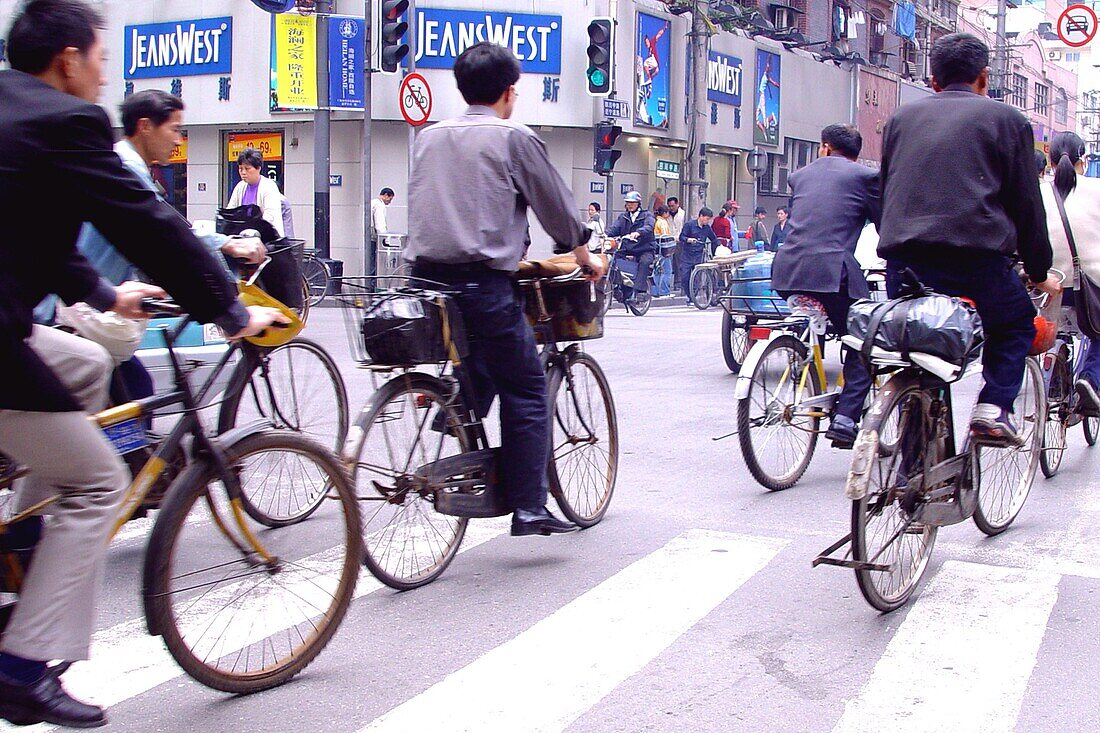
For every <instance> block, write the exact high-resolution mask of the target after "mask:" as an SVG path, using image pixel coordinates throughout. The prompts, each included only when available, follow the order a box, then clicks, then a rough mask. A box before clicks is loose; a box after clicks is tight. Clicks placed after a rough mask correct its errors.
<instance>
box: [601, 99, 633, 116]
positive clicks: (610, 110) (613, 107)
mask: <svg viewBox="0 0 1100 733" xmlns="http://www.w3.org/2000/svg"><path fill="white" fill-rule="evenodd" d="M603 116H604V117H610V118H611V119H614V120H625V119H629V118H630V102H628V101H626V100H625V99H605V100H603Z"/></svg>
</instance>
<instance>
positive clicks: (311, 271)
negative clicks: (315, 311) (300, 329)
mask: <svg viewBox="0 0 1100 733" xmlns="http://www.w3.org/2000/svg"><path fill="white" fill-rule="evenodd" d="M302 277H303V278H305V281H306V288H307V291H306V292H307V293H308V295H309V305H310V307H313V306H315V305H317V304H318V303H320V302H321V301H322V300H324V299H325V296H326V295H328V283H329V274H328V268H327V267H325V264H324V263H323V262H321V261H320V260H319V259H317V258H316V257H310V258H309V259H307V260H305V261H304V262H302Z"/></svg>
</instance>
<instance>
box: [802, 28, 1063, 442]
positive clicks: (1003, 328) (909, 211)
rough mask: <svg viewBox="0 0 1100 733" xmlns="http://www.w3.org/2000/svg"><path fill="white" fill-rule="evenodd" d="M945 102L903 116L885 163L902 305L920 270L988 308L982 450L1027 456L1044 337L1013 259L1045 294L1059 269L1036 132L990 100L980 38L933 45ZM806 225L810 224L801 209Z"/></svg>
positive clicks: (883, 239) (984, 314) (930, 101)
mask: <svg viewBox="0 0 1100 733" xmlns="http://www.w3.org/2000/svg"><path fill="white" fill-rule="evenodd" d="M931 62H932V88H933V89H934V90H935V91H936V94H934V95H932V96H930V97H926V98H925V99H921V100H919V101H917V102H914V103H912V104H907V105H905V106H903V107H900V108H898V111H897V112H896V113H894V116H893V118H892V119H891V120H890V122H889V123H888V124H887V125H886V130H885V133H884V135H883V152H882V168H881V171H880V173H881V176H882V192H883V193H882V198H883V200H882V225H881V227H880V228H879V229H880V239H879V246H878V252H879V254H880V255H881V256H882V257H884V258H885V259H886V266H887V271H888V272H887V290H888V292H889V293H890V295H891V296H892V297H893V296H895V295H896V294H897V292H898V291H899V289H900V286H901V271H902V270H903V269H904V268H906V267H908V268H910V269H912V270H913V272H914V273H916V275H917V277H918V278H919V279H920V280H921V282H923V283H924V284H925V285H927V286H928V287H931V288H932V289H934V290H936V291H937V292H941V293H945V294H947V295H959V296H966V297H969V298H971V299H973V300H974V302H975V303H976V304H977V308H978V313H979V314H980V315H981V319H982V325H983V327H984V329H985V337H986V342H985V353H984V355H983V359H982V366H983V368H982V375H983V377H984V379H985V384H984V386H983V387H982V390H981V392H980V393H979V395H978V404H977V406H976V407H975V408H974V412H973V413H972V415H971V419H970V427H971V431H972V433H973V434H974V435H975V436H977V437H980V438H986V439H993V440H995V441H997V442H1007V443H1012V444H1018V443H1019V438H1018V436H1017V434H1016V428H1015V426H1014V425H1013V424H1012V420H1011V414H1012V405H1013V403H1014V402H1015V399H1016V395H1017V394H1018V393H1019V391H1020V385H1021V384H1022V383H1023V377H1024V358H1025V357H1026V355H1027V351H1028V348H1029V347H1030V345H1031V342H1032V340H1033V339H1034V337H1035V326H1034V324H1033V320H1034V317H1035V308H1034V306H1033V305H1032V303H1031V300H1030V299H1029V298H1028V296H1027V292H1026V290H1025V288H1024V286H1023V284H1022V283H1021V282H1020V279H1019V278H1018V277H1016V273H1015V271H1014V269H1013V263H1012V257H1013V256H1014V255H1017V254H1018V255H1019V257H1020V259H1022V260H1023V265H1024V270H1025V272H1026V273H1027V275H1028V276H1029V277H1030V278H1031V281H1032V282H1033V283H1035V285H1036V287H1037V288H1039V289H1040V290H1041V291H1043V292H1047V293H1050V294H1055V293H1057V292H1058V291H1059V289H1060V286H1059V285H1058V284H1056V283H1055V282H1054V280H1053V278H1051V279H1048V278H1047V269H1048V268H1049V267H1050V264H1051V249H1050V240H1049V239H1048V236H1047V228H1046V219H1045V214H1044V212H1043V202H1042V198H1041V196H1040V194H1039V179H1038V177H1037V176H1036V175H1035V158H1034V155H1033V153H1032V150H1033V148H1034V140H1035V138H1034V136H1033V134H1032V129H1031V124H1030V123H1029V122H1028V121H1027V118H1025V117H1024V116H1023V115H1022V114H1020V112H1018V111H1016V110H1014V109H1013V108H1012V107H1010V106H1008V105H1006V104H1001V103H1000V102H995V101H993V100H991V99H989V98H987V96H986V92H987V90H988V88H989V68H988V66H989V48H988V47H987V46H986V45H985V44H984V43H982V41H980V40H979V39H978V38H976V37H975V36H973V35H970V34H969V33H952V34H950V35H946V36H943V37H942V38H940V39H938V40H937V41H936V42H935V43H934V44H933V45H932V53H931ZM795 216H798V211H797V209H796V210H795Z"/></svg>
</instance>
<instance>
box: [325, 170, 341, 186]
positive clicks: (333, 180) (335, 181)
mask: <svg viewBox="0 0 1100 733" xmlns="http://www.w3.org/2000/svg"><path fill="white" fill-rule="evenodd" d="M328 185H330V186H332V187H333V188H340V187H341V186H343V185H344V177H343V176H341V175H337V174H335V173H330V174H329V176H328Z"/></svg>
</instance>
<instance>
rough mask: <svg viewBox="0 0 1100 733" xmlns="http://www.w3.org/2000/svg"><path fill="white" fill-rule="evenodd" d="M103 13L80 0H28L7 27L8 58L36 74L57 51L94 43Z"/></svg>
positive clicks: (103, 24)
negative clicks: (9, 26) (8, 27)
mask: <svg viewBox="0 0 1100 733" xmlns="http://www.w3.org/2000/svg"><path fill="white" fill-rule="evenodd" d="M106 28H107V24H106V22H104V20H103V16H102V15H100V14H99V13H98V12H96V11H95V10H94V9H93V8H91V7H90V6H88V5H86V4H85V3H84V2H82V0H30V1H29V2H28V3H26V4H25V5H24V6H23V9H22V11H20V13H19V14H18V15H17V16H16V17H15V20H14V21H13V22H12V24H11V28H10V29H9V30H8V43H7V48H8V62H9V63H10V64H11V68H13V69H15V70H16V71H22V72H25V73H27V74H40V73H42V72H43V71H45V70H46V69H47V68H49V66H50V64H51V63H53V60H54V59H55V58H56V57H57V55H58V54H59V53H61V52H62V51H64V50H65V49H66V48H69V47H72V48H75V49H77V50H79V51H80V52H81V53H83V54H87V53H88V49H90V48H91V47H92V44H93V43H95V32H96V30H97V29H98V30H105V29H106Z"/></svg>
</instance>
